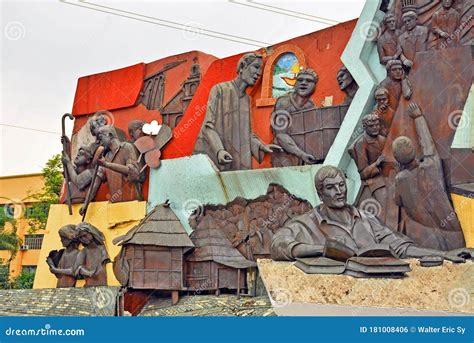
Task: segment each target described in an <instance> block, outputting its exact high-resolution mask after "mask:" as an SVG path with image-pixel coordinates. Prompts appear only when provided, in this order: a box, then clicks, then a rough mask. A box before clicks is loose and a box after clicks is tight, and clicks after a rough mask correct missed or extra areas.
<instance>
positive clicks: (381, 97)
mask: <svg viewBox="0 0 474 343" xmlns="http://www.w3.org/2000/svg"><path fill="white" fill-rule="evenodd" d="M374 97H375V102H376V103H377V109H380V110H381V109H386V108H387V107H388V106H389V97H388V90H387V89H386V88H384V87H379V88H377V89H376V90H375V95H374Z"/></svg>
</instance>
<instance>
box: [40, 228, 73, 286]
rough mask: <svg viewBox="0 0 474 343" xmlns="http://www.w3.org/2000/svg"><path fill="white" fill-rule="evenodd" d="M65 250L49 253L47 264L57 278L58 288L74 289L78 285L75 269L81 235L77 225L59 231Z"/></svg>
mask: <svg viewBox="0 0 474 343" xmlns="http://www.w3.org/2000/svg"><path fill="white" fill-rule="evenodd" d="M58 233H59V237H60V238H61V244H62V245H63V247H64V249H61V250H59V251H56V250H53V251H51V252H50V253H49V255H48V258H47V259H46V263H47V264H48V266H49V270H50V271H51V273H53V274H54V275H55V276H56V277H57V278H58V282H57V284H56V287H58V288H63V287H74V286H75V285H76V277H75V268H76V263H77V256H78V254H79V240H78V238H77V235H78V233H79V231H78V229H77V227H76V225H72V224H69V225H65V226H63V227H62V228H60V229H59V231H58Z"/></svg>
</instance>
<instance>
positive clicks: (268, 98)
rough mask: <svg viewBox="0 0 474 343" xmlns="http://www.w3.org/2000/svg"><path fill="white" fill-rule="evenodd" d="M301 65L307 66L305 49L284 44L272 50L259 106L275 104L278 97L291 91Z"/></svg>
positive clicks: (264, 76)
mask: <svg viewBox="0 0 474 343" xmlns="http://www.w3.org/2000/svg"><path fill="white" fill-rule="evenodd" d="M300 67H306V58H305V56H304V53H303V50H301V49H300V48H299V47H297V46H296V45H294V44H284V45H282V46H279V47H277V48H276V49H274V50H272V51H271V52H270V53H269V54H268V57H267V61H266V63H265V67H264V70H263V78H262V91H261V96H260V99H257V106H258V107H266V106H273V105H274V104H275V102H276V99H277V98H278V97H279V96H281V95H283V94H286V93H288V92H289V91H291V89H292V88H293V85H294V82H295V77H296V74H297V73H298V70H299V68H300Z"/></svg>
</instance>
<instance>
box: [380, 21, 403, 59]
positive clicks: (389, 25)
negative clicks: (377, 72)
mask: <svg viewBox="0 0 474 343" xmlns="http://www.w3.org/2000/svg"><path fill="white" fill-rule="evenodd" d="M383 23H384V24H385V32H384V33H383V34H382V35H381V36H380V38H379V39H378V40H377V49H378V52H379V58H380V63H381V64H383V65H385V64H387V62H388V61H390V60H396V59H398V58H399V57H400V51H399V49H398V36H400V34H401V32H400V30H398V29H397V19H396V17H395V15H394V14H393V13H387V14H385V17H384V19H383Z"/></svg>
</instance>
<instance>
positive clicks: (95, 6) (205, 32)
mask: <svg viewBox="0 0 474 343" xmlns="http://www.w3.org/2000/svg"><path fill="white" fill-rule="evenodd" d="M59 2H61V3H64V4H67V5H72V6H77V7H82V8H87V9H89V10H93V11H97V12H103V13H107V14H112V15H115V16H119V17H124V18H128V19H132V20H137V21H142V22H145V23H149V24H154V25H158V26H164V27H168V28H172V29H175V30H180V31H187V32H193V33H196V34H200V35H203V36H208V37H213V38H218V39H223V40H227V41H230V42H234V43H240V44H246V45H252V46H255V47H259V48H261V47H265V46H270V45H271V43H267V42H262V41H258V40H254V39H250V38H245V37H241V36H236V35H231V34H227V33H223V32H219V31H213V30H208V29H202V28H199V27H194V26H192V25H186V24H182V23H178V22H173V21H169V20H165V19H161V18H157V17H152V16H147V15H143V14H140V13H135V12H130V11H124V10H120V9H117V8H113V7H108V6H104V5H99V4H95V3H91V2H87V1H85V0H79V2H76V3H72V2H69V1H68V0H59ZM91 6H93V7H91Z"/></svg>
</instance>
